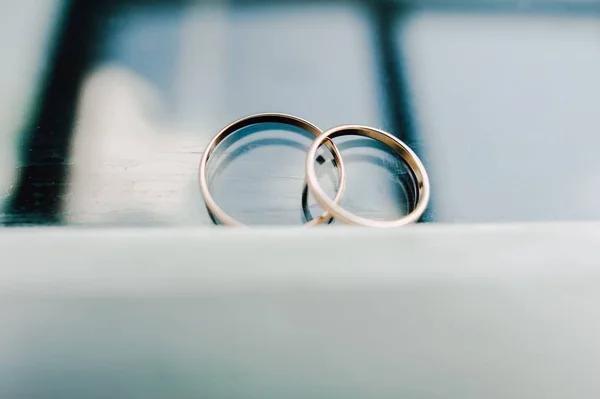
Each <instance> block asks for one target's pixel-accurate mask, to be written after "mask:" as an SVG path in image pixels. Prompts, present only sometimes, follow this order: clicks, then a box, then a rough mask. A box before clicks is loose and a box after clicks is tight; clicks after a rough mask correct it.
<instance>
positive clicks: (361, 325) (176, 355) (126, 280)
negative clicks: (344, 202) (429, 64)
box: [0, 224, 600, 399]
mask: <svg viewBox="0 0 600 399" xmlns="http://www.w3.org/2000/svg"><path fill="white" fill-rule="evenodd" d="M599 248H600V225H599V224H567V225H553V224H537V225H505V226H471V227H465V226H444V225H437V226H434V225H427V226H425V225H421V226H411V227H410V228H405V229H401V230H396V231H385V232H384V231H373V230H360V229H342V228H335V229H334V228H331V229H318V230H311V231H307V230H302V229H273V230H246V231H243V230H237V231H234V230H230V229H200V230H179V229H178V230H152V229H150V230H148V229H143V230H81V229H60V230H59V229H56V230H40V229H33V230H4V231H0V253H2V254H3V259H4V260H3V263H2V267H0V324H1V325H2V326H3V328H2V329H0V348H1V350H2V352H1V356H0V396H2V397H78V398H132V397H143V398H154V397H156V398H164V397H176V398H188V397H189V398H192V397H194V398H198V397H202V398H240V397H244V398H262V399H266V398H307V397H312V398H338V397H339V398H342V397H343V398H366V397H368V398H398V397H418V398H444V399H447V398H461V399H465V398H477V399H479V398H517V397H518V398H529V397H531V398H575V397H576V398H597V397H598V396H599V395H600V381H599V380H598V378H597V372H596V371H597V370H598V369H600V343H599V341H598V336H600V311H599V309H598V308H599V306H600V305H599V304H600V259H599V257H598V251H599Z"/></svg>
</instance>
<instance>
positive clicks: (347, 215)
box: [305, 125, 430, 228]
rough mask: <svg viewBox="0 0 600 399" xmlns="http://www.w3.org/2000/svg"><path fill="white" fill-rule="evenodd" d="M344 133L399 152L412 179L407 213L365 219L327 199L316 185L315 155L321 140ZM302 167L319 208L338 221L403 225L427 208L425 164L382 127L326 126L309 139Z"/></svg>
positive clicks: (412, 221) (369, 224)
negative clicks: (412, 198)
mask: <svg viewBox="0 0 600 399" xmlns="http://www.w3.org/2000/svg"><path fill="white" fill-rule="evenodd" d="M348 135H357V136H363V137H368V138H371V139H374V140H377V141H379V142H381V143H383V144H385V145H387V146H389V147H390V148H391V149H392V150H394V152H396V153H397V154H398V155H400V157H402V159H403V160H404V162H406V164H407V165H408V167H409V168H410V170H411V172H412V174H413V176H414V178H415V191H416V192H415V193H414V194H415V206H414V208H413V209H412V211H411V212H410V213H409V214H408V215H406V216H403V217H401V218H399V219H395V220H373V219H367V218H364V217H361V216H358V215H355V214H354V213H352V212H349V211H348V210H346V209H344V208H343V207H342V206H340V205H339V204H338V201H337V197H336V200H332V199H331V198H329V196H328V195H327V193H325V191H323V189H322V188H321V186H320V185H319V181H318V179H317V174H316V171H315V158H316V156H317V150H318V149H319V147H320V146H321V145H323V144H324V143H325V142H330V140H333V139H334V138H336V137H340V136H348ZM305 167H306V182H307V184H308V187H309V189H310V191H311V192H312V194H313V195H314V196H315V198H316V200H317V201H318V202H319V204H320V205H321V206H322V207H323V209H325V210H326V211H329V212H330V213H331V214H332V215H333V216H334V218H335V219H336V220H339V221H340V222H343V223H346V224H353V225H360V226H368V227H383V228H385V227H400V226H404V225H406V224H409V223H414V222H416V221H417V220H418V219H419V218H420V217H421V215H423V212H425V209H426V208H427V205H428V203H429V197H430V187H429V177H428V176H427V172H426V171H425V167H424V166H423V164H422V163H421V161H420V160H419V158H418V157H417V155H416V154H415V153H414V152H413V151H412V150H411V149H410V148H409V147H408V146H407V145H406V144H404V143H403V142H402V141H400V140H399V139H397V138H396V137H394V136H392V135H391V134H389V133H387V132H384V131H383V130H379V129H375V128H372V127H367V126H360V125H345V126H338V127H334V128H332V129H329V130H327V131H325V132H324V133H323V134H321V135H320V136H318V137H317V138H316V139H315V141H313V143H312V145H311V146H310V148H309V149H308V154H307V156H306V165H305Z"/></svg>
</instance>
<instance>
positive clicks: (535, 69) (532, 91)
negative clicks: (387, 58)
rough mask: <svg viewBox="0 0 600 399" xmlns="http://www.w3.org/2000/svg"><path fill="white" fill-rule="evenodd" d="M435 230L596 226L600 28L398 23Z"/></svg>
mask: <svg viewBox="0 0 600 399" xmlns="http://www.w3.org/2000/svg"><path fill="white" fill-rule="evenodd" d="M397 36H398V48H399V49H403V52H404V56H405V60H406V67H407V74H408V78H409V82H410V87H411V91H412V93H413V96H414V97H413V101H414V108H415V114H416V119H417V121H418V122H417V125H418V126H419V129H418V130H419V135H420V136H421V140H422V148H423V149H424V150H425V152H426V153H427V158H428V159H429V161H430V162H429V164H428V166H429V171H430V174H431V176H432V183H433V187H432V191H433V192H434V193H435V194H434V195H435V196H434V198H433V201H434V204H433V205H434V207H435V208H436V211H437V215H436V216H437V217H438V219H439V220H440V221H452V222H454V221H469V222H488V221H498V220H500V221H521V220H569V219H598V218H600V207H598V204H599V203H600V189H599V187H600V157H598V151H597V148H598V146H600V135H598V132H599V131H600V112H598V110H599V109H600V108H599V106H598V104H600V80H599V79H598V78H597V76H596V75H597V73H598V72H597V71H600V46H599V45H598V44H599V43H600V18H597V17H585V16H577V15H573V16H560V15H558V16H557V15H554V16H531V15H527V16H525V15H523V16H519V15H511V14H506V15H505V14H499V15H480V14H467V13H462V14H445V13H425V14H415V15H413V16H411V17H409V18H407V19H405V20H403V21H402V23H401V24H399V25H398V32H397Z"/></svg>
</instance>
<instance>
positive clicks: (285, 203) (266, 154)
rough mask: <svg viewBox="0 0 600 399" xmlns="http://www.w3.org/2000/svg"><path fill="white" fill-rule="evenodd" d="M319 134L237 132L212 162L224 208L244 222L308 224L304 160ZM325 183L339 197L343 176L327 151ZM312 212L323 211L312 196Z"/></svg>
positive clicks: (259, 128) (214, 186)
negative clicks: (303, 200) (316, 135)
mask: <svg viewBox="0 0 600 399" xmlns="http://www.w3.org/2000/svg"><path fill="white" fill-rule="evenodd" d="M313 137H314V136H312V135H311V134H309V133H307V132H304V131H303V130H301V129H298V128H295V127H291V126H284V125H281V124H266V123H265V124H260V125H255V126H250V127H247V128H244V129H240V130H239V131H237V132H235V133H233V134H232V135H231V136H229V137H227V138H226V139H225V140H223V142H222V143H221V144H220V145H219V147H217V150H216V151H215V152H214V153H213V156H212V157H211V159H210V160H209V165H208V169H209V187H210V189H211V192H212V193H213V198H214V199H215V201H217V203H218V204H219V205H220V206H221V208H222V209H223V210H224V211H225V212H227V213H228V214H230V215H231V216H233V217H234V218H236V219H238V220H239V221H240V222H242V223H244V224H251V225H261V224H262V225H265V224H267V225H268V224H286V225H288V224H289V225H298V224H301V223H304V222H305V221H306V220H305V214H306V211H305V210H304V207H303V203H302V198H303V196H302V192H303V190H304V187H305V186H306V183H305V180H304V160H305V157H306V152H307V150H308V147H309V145H310V143H311V141H312V139H313ZM319 158H322V159H323V161H322V164H323V166H322V167H321V168H320V170H319V171H320V172H321V175H323V176H325V177H327V178H326V179H322V180H321V183H322V184H323V188H324V189H325V190H326V192H327V193H329V194H330V195H332V196H334V195H335V193H336V192H337V187H338V185H339V176H338V173H337V171H336V170H335V169H334V168H335V166H334V165H333V163H332V162H331V160H332V158H333V157H332V155H331V154H330V153H329V152H328V151H323V156H320V157H319ZM306 206H307V207H308V210H309V214H314V215H316V216H318V215H320V214H321V213H322V212H323V211H322V209H320V207H319V206H318V205H316V203H315V200H314V198H313V197H312V195H309V196H308V198H307V199H306Z"/></svg>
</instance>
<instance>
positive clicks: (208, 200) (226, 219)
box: [198, 113, 346, 227]
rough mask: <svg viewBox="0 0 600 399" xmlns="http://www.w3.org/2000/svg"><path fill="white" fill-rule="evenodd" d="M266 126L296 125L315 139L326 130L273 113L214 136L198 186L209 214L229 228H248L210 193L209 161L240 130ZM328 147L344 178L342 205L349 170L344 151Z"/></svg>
mask: <svg viewBox="0 0 600 399" xmlns="http://www.w3.org/2000/svg"><path fill="white" fill-rule="evenodd" d="M262 123H280V124H284V125H289V126H294V127H297V128H300V129H302V130H304V131H306V132H308V133H310V134H312V135H313V136H315V137H318V136H319V135H321V134H322V133H323V131H322V130H321V129H319V128H318V127H316V126H315V125H313V124H312V123H310V122H308V121H305V120H304V119H301V118H298V117H296V116H292V115H286V114H278V113H271V114H256V115H251V116H248V117H245V118H242V119H239V120H237V121H235V122H233V123H231V124H230V125H228V126H226V127H225V128H224V129H223V130H221V131H220V132H219V133H218V134H217V135H216V136H215V137H213V139H212V140H211V141H210V143H208V145H207V146H206V149H205V150H204V152H203V154H202V158H201V159H200V166H199V168H198V184H199V185H200V191H201V192H202V196H203V197H204V203H205V204H206V207H207V208H208V211H209V212H211V213H212V215H213V216H214V217H216V219H218V220H219V221H220V222H221V223H223V224H225V225H229V226H237V227H241V226H244V224H243V223H241V222H240V221H238V220H236V219H235V218H233V217H231V216H230V215H229V214H227V213H226V212H225V211H224V210H223V209H221V207H220V206H219V205H218V204H217V202H216V201H215V200H214V198H213V197H212V195H211V193H210V189H209V187H208V171H207V164H208V160H209V158H210V156H211V155H212V153H213V152H214V151H215V149H216V148H217V146H218V145H219V144H220V143H221V142H222V141H223V140H225V138H227V137H228V136H230V135H231V134H233V133H235V132H237V131H238V130H240V129H243V128H245V127H248V126H252V125H258V124H262ZM325 145H326V146H327V147H328V148H329V150H330V151H331V154H332V155H333V157H334V161H335V164H336V166H337V169H338V171H339V172H338V173H339V177H340V183H339V186H338V190H337V193H336V195H335V198H334V200H333V202H338V201H339V200H340V199H341V198H342V196H343V195H344V190H345V188H346V170H345V169H344V164H343V162H342V158H341V156H340V152H339V150H338V148H337V147H336V145H335V144H333V142H332V141H330V140H327V142H326V143H325ZM315 157H316V151H315ZM315 179H316V176H315ZM331 217H332V214H331V213H330V212H328V211H325V212H324V213H323V214H322V215H321V216H319V217H317V218H316V219H313V220H311V221H308V222H306V223H304V226H315V225H318V224H321V223H323V222H325V221H327V220H329V219H331Z"/></svg>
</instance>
